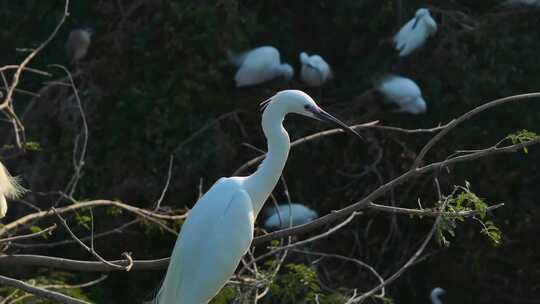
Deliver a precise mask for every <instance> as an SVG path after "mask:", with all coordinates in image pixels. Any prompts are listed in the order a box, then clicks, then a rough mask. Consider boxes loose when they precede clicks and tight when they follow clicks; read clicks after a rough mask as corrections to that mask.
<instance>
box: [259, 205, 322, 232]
mask: <svg viewBox="0 0 540 304" xmlns="http://www.w3.org/2000/svg"><path fill="white" fill-rule="evenodd" d="M270 210H271V213H270V216H268V217H267V218H266V220H265V221H264V227H265V228H266V229H269V230H270V229H280V228H281V229H283V228H287V227H289V224H290V223H291V222H292V225H293V226H298V225H302V224H306V223H309V222H311V221H312V220H314V219H316V218H317V217H318V215H317V212H315V211H313V210H311V209H309V208H308V207H306V206H304V205H302V204H298V203H291V204H290V205H289V204H283V205H279V206H278V207H277V210H276V208H274V207H270Z"/></svg>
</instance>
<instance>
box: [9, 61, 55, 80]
mask: <svg viewBox="0 0 540 304" xmlns="http://www.w3.org/2000/svg"><path fill="white" fill-rule="evenodd" d="M19 67H20V66H19V65H16V64H9V65H4V66H3V67H0V72H3V71H7V70H15V69H18V68H19ZM23 70H24V71H27V72H32V73H36V74H38V75H43V76H47V77H51V76H52V74H51V73H49V72H45V71H42V70H38V69H33V68H27V67H23Z"/></svg>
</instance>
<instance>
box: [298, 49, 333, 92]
mask: <svg viewBox="0 0 540 304" xmlns="http://www.w3.org/2000/svg"><path fill="white" fill-rule="evenodd" d="M300 63H301V64H302V69H301V70H300V78H301V79H302V81H303V82H305V83H306V84H307V85H309V86H312V87H320V86H322V85H323V84H324V83H325V82H326V81H328V80H329V79H330V78H332V69H331V68H330V66H329V65H328V63H327V62H326V61H325V60H324V59H323V58H322V57H321V56H319V55H311V56H309V55H308V54H307V53H305V52H302V53H300Z"/></svg>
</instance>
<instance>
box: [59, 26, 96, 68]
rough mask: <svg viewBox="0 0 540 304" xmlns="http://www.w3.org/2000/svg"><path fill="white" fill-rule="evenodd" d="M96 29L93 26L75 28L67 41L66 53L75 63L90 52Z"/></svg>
mask: <svg viewBox="0 0 540 304" xmlns="http://www.w3.org/2000/svg"><path fill="white" fill-rule="evenodd" d="M93 34H94V30H93V29H91V28H84V29H74V30H72V31H71V32H70V33H69V36H68V39H67V41H66V46H65V49H66V55H67V57H68V58H69V61H70V62H71V63H72V64H73V63H76V62H78V61H79V60H81V59H83V58H84V56H86V53H87V52H88V47H89V46H90V42H91V40H92V35H93Z"/></svg>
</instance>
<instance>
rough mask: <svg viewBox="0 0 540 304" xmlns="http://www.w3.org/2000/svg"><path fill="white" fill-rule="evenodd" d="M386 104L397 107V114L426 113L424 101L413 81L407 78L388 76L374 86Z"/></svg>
mask: <svg viewBox="0 0 540 304" xmlns="http://www.w3.org/2000/svg"><path fill="white" fill-rule="evenodd" d="M376 90H377V91H378V92H379V93H381V94H382V95H383V97H384V99H385V101H387V102H392V103H394V104H396V105H398V106H399V109H398V110H396V111H397V112H407V113H411V114H421V113H425V112H426V108H427V106H426V101H425V100H424V99H423V98H422V92H421V91H420V88H419V87H418V85H417V84H416V83H414V81H412V80H411V79H409V78H405V77H401V76H396V75H389V76H386V77H385V78H383V79H382V81H381V82H380V83H379V84H378V85H377V86H376Z"/></svg>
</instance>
